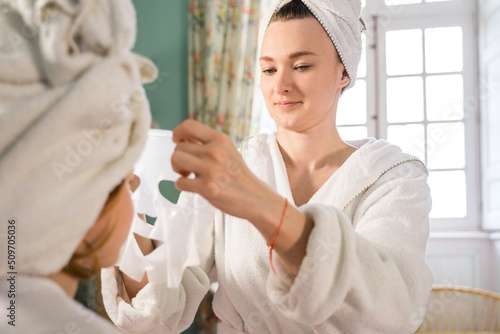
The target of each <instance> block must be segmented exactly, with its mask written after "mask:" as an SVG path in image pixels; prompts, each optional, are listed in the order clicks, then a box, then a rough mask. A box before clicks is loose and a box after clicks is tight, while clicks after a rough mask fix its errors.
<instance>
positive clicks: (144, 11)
mask: <svg viewBox="0 0 500 334" xmlns="http://www.w3.org/2000/svg"><path fill="white" fill-rule="evenodd" d="M133 3H134V5H135V9H136V12H137V40H136V43H135V47H134V51H136V52H137V53H140V54H142V55H144V56H146V57H148V58H149V59H151V60H152V61H153V62H154V63H155V64H156V66H157V67H158V71H159V76H158V79H157V80H156V81H155V82H154V83H151V84H148V85H145V86H144V87H145V88H146V92H147V95H148V99H149V102H150V104H151V112H152V114H153V119H154V121H155V122H156V123H157V125H159V127H160V128H162V129H169V130H171V129H173V127H174V126H176V125H177V124H179V123H180V122H182V121H183V120H185V119H186V118H187V114H188V113H187V109H188V108H187V106H188V103H187V101H188V97H187V96H188V93H187V5H188V1H186V0H175V1H170V0H169V1H167V0H133Z"/></svg>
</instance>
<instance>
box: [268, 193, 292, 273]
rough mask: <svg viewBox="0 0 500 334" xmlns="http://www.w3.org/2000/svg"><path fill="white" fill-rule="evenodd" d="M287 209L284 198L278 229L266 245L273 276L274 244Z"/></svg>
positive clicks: (274, 271)
mask: <svg viewBox="0 0 500 334" xmlns="http://www.w3.org/2000/svg"><path fill="white" fill-rule="evenodd" d="M287 207H288V199H287V198H285V207H284V208H283V213H282V214H281V220H280V224H279V225H278V228H277V229H276V234H275V235H274V238H273V241H271V244H267V245H268V246H269V262H270V263H271V269H272V270H273V273H274V274H275V275H276V270H274V266H273V249H274V243H275V242H276V239H277V238H278V234H280V231H281V226H282V225H283V222H284V221H285V213H286V208H287Z"/></svg>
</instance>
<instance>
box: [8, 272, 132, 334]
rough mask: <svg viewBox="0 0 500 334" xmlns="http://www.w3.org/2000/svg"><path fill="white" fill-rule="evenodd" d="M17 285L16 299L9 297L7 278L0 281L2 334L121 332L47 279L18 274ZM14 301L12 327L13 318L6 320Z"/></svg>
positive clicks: (106, 333)
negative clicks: (8, 308)
mask: <svg viewBox="0 0 500 334" xmlns="http://www.w3.org/2000/svg"><path fill="white" fill-rule="evenodd" d="M8 277H9V276H7V278H8ZM15 286H16V288H15V289H14V290H15V292H14V294H15V297H14V296H13V298H10V297H9V296H8V291H9V290H10V282H8V281H7V280H6V279H5V278H3V279H2V280H1V281H0V305H1V306H2V310H3V312H2V313H3V314H2V321H1V322H0V333H2V334H9V333H12V334H15V333H19V334H21V333H23V334H28V333H29V334H59V333H82V334H83V333H96V334H97V333H105V334H118V333H122V332H121V331H120V330H119V329H118V328H116V327H115V326H114V325H113V324H112V323H110V322H109V321H107V320H106V319H104V318H102V317H101V316H100V315H98V314H97V313H95V312H94V311H92V310H89V309H88V308H86V307H85V306H83V305H82V304H80V303H78V302H76V301H75V300H74V299H72V298H70V297H69V296H68V295H67V294H66V292H65V291H64V290H63V289H62V288H61V287H60V286H59V285H57V284H56V283H55V282H53V281H52V280H50V279H48V278H44V277H39V276H27V275H18V276H16V278H15ZM11 300H14V306H15V311H14V312H15V321H14V323H13V324H14V325H15V326H12V325H9V324H8V321H11V319H10V318H8V317H5V314H6V313H7V312H6V311H5V309H6V308H7V307H8V306H9V305H10V301H11Z"/></svg>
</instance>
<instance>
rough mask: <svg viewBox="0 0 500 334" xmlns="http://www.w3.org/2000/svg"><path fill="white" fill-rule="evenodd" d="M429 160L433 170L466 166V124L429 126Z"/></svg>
mask: <svg viewBox="0 0 500 334" xmlns="http://www.w3.org/2000/svg"><path fill="white" fill-rule="evenodd" d="M427 159H428V162H427V163H428V166H429V168H431V169H443V168H463V167H464V166H465V141H464V124H463V123H462V122H456V123H437V124H429V125H428V126H427Z"/></svg>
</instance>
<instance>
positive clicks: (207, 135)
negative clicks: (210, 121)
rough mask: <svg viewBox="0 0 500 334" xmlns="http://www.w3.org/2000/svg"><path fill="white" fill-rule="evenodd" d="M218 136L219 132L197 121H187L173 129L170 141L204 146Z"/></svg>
mask: <svg viewBox="0 0 500 334" xmlns="http://www.w3.org/2000/svg"><path fill="white" fill-rule="evenodd" d="M219 135H220V132H218V131H216V130H214V129H212V128H210V127H208V126H206V125H204V124H201V123H199V122H197V121H194V120H192V119H188V120H186V121H184V122H182V123H181V124H179V125H178V126H176V127H175V128H174V130H173V137H172V139H173V141H174V143H181V142H189V143H193V142H199V143H202V144H204V143H207V142H210V141H212V140H214V139H215V138H216V137H218V136H219Z"/></svg>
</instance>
